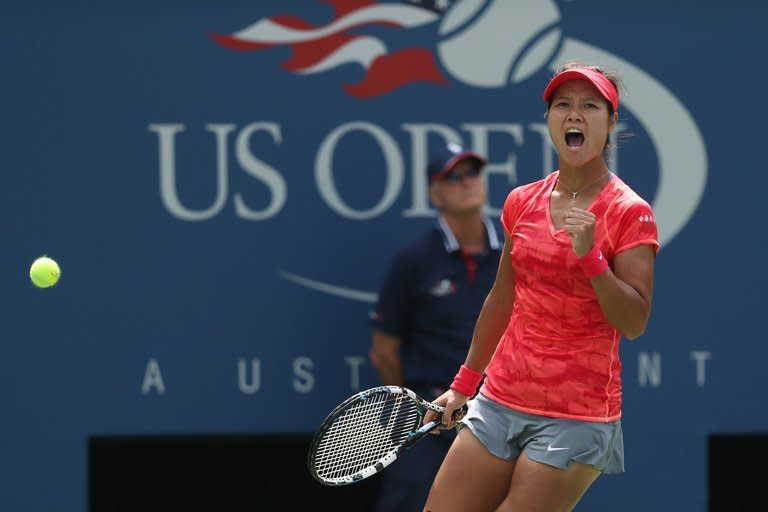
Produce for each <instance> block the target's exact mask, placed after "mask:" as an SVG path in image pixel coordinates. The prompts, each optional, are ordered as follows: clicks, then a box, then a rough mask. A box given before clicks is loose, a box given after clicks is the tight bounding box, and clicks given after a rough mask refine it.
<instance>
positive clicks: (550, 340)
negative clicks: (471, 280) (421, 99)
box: [481, 171, 659, 422]
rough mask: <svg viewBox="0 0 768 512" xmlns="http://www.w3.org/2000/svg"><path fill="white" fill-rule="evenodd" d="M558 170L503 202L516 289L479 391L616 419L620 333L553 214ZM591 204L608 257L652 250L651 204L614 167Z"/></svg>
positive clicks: (556, 411)
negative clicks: (638, 249)
mask: <svg viewBox="0 0 768 512" xmlns="http://www.w3.org/2000/svg"><path fill="white" fill-rule="evenodd" d="M557 176H558V172H557V171H556V172H553V173H552V174H550V175H549V176H547V177H546V178H544V179H543V180H540V181H537V182H535V183H531V184H529V185H524V186H521V187H517V188H515V189H514V190H512V192H510V194H509V196H507V199H506V201H505V203H504V210H503V212H502V216H501V222H502V224H503V225H504V228H505V229H506V231H507V234H508V235H509V236H510V239H511V240H512V253H511V255H512V259H511V260H512V268H513V270H514V278H515V294H516V299H515V303H514V307H513V310H512V316H511V318H510V321H509V324H508V326H507V329H506V331H505V332H504V335H503V336H502V338H501V340H500V342H499V345H498V347H497V349H496V353H495V355H494V357H493V359H492V360H491V363H490V365H489V366H488V368H487V370H486V381H485V384H484V385H483V388H482V390H481V391H482V393H483V394H484V395H486V396H488V397H489V398H491V399H493V400H495V401H497V402H499V403H501V404H504V405H506V406H508V407H510V408H513V409H516V410H520V411H522V412H526V413H529V414H538V415H542V416H550V417H555V418H568V419H577V420H582V421H599V422H609V421H614V420H616V419H618V418H620V417H621V362H620V361H619V338H620V334H619V332H618V331H617V330H616V329H614V328H613V327H612V326H611V325H610V324H609V323H608V321H607V320H606V319H605V317H604V316H603V313H602V311H601V309H600V305H599V304H598V302H597V297H596V295H595V293H594V291H593V289H592V285H591V284H590V282H589V279H588V278H587V277H586V276H585V275H584V274H583V272H582V271H581V268H580V267H579V265H578V262H577V261H576V255H575V253H574V252H573V249H572V248H571V240H570V238H569V237H568V235H567V234H566V232H565V230H562V229H560V230H559V229H556V228H555V226H554V225H553V223H552V219H551V217H550V211H549V204H550V194H551V192H552V190H553V188H554V186H555V184H556V183H557ZM589 211H591V212H592V213H594V214H595V216H596V217H597V223H596V225H595V243H596V244H598V245H599V247H600V249H601V250H602V252H603V255H604V256H605V257H606V259H607V260H608V263H609V265H611V267H612V266H613V258H614V257H615V255H616V254H618V253H620V252H622V251H626V250H628V249H631V248H633V247H636V246H638V245H641V244H647V245H651V246H652V247H653V249H654V254H655V252H656V251H657V250H658V247H659V243H658V230H657V227H656V222H655V219H654V216H653V211H652V210H651V207H650V206H649V205H648V203H647V202H645V201H644V200H643V199H642V198H641V197H640V196H638V195H637V194H636V193H635V192H634V191H632V189H630V188H629V187H628V186H627V185H626V184H625V183H624V182H623V181H621V180H620V179H619V178H618V177H617V176H612V179H611V181H610V182H608V184H607V185H606V186H605V187H604V188H603V190H602V191H601V192H600V194H599V195H598V197H597V198H596V199H595V200H594V202H593V203H592V204H591V205H590V207H589Z"/></svg>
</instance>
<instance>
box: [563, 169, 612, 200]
mask: <svg viewBox="0 0 768 512" xmlns="http://www.w3.org/2000/svg"><path fill="white" fill-rule="evenodd" d="M609 174H610V171H608V172H606V173H605V174H601V175H600V176H598V177H597V179H596V180H594V181H590V182H589V183H587V184H586V185H585V186H583V187H581V188H580V189H579V190H573V189H572V188H570V187H569V186H568V185H566V184H565V183H563V182H562V181H561V180H560V176H558V177H557V182H558V183H560V184H561V185H562V186H563V188H564V189H565V190H566V192H568V193H570V194H571V201H575V200H576V197H578V195H579V194H581V193H582V192H584V191H585V190H587V189H588V188H589V187H591V186H592V185H594V184H595V183H597V182H598V181H600V180H601V179H603V178H605V177H606V176H607V175H609Z"/></svg>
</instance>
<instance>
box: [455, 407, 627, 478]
mask: <svg viewBox="0 0 768 512" xmlns="http://www.w3.org/2000/svg"><path fill="white" fill-rule="evenodd" d="M465 426H466V427H468V428H469V430H471V431H472V433H473V434H475V437H477V438H478V439H479V440H480V442H481V443H483V445H485V447H486V448H487V449H488V451H489V452H490V453H491V454H493V455H495V456H496V457H498V458H500V459H504V460H514V459H516V458H517V457H518V456H519V455H520V453H521V452H525V454H526V455H527V456H528V458H530V459H532V460H535V461H537V462H541V463H542V464H548V465H550V466H554V467H557V468H561V469H566V468H568V466H569V465H570V463H571V462H572V461H576V462H580V463H582V464H589V465H590V466H593V467H594V468H595V469H597V470H598V471H601V472H603V473H623V472H624V437H623V434H622V431H621V420H616V421H613V422H611V423H594V422H589V421H578V420H566V419H558V418H548V417H546V416H536V415H532V414H525V413H523V412H519V411H515V410H513V409H510V408H508V407H505V406H503V405H500V404H498V403H496V402H494V401H492V400H491V399H489V398H487V397H485V396H483V395H481V394H478V395H477V397H476V398H475V399H474V400H472V401H471V402H470V407H469V411H468V412H467V415H466V416H465V417H464V418H463V419H462V420H461V422H460V423H459V428H460V429H461V428H463V427H465Z"/></svg>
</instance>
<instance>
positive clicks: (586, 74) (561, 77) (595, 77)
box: [544, 68, 619, 112]
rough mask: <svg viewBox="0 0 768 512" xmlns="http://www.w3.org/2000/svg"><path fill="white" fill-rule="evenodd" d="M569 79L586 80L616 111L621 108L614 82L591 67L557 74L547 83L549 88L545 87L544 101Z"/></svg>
mask: <svg viewBox="0 0 768 512" xmlns="http://www.w3.org/2000/svg"><path fill="white" fill-rule="evenodd" d="M569 80H586V81H587V82H589V83H591V84H592V85H594V86H595V87H596V88H597V90H598V91H600V94H602V95H603V98H605V99H606V100H608V101H609V102H610V104H611V105H612V106H613V111H614V112H616V111H617V110H619V92H618V91H617V90H616V87H615V86H614V85H613V82H611V81H610V80H608V78H606V76H605V75H604V74H602V73H600V72H599V71H595V70H594V69H590V68H571V69H566V70H565V71H562V72H560V73H558V74H557V75H555V77H554V78H553V79H552V80H550V81H549V84H547V88H546V89H544V101H546V102H548V101H549V99H550V98H551V97H552V94H554V92H555V90H557V88H558V87H560V86H561V85H563V83H565V82H567V81H569Z"/></svg>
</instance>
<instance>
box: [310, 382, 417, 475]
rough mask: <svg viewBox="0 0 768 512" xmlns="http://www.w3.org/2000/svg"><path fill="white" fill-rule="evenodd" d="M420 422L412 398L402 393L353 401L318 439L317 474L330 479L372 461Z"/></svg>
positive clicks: (379, 395)
mask: <svg viewBox="0 0 768 512" xmlns="http://www.w3.org/2000/svg"><path fill="white" fill-rule="evenodd" d="M420 422H421V413H420V411H419V408H418V407H417V405H416V402H414V401H413V400H412V399H411V398H410V397H408V396H406V395H399V394H385V393H382V394H377V395H373V396H371V397H369V398H367V399H365V400H360V401H359V402H355V403H354V404H352V405H351V406H350V407H349V408H347V409H346V410H344V411H343V412H342V413H341V414H340V415H338V416H337V417H336V418H335V419H334V420H333V422H332V424H331V425H330V427H329V428H328V430H327V431H326V432H325V433H324V435H323V437H322V439H321V440H320V442H319V443H318V447H317V451H316V453H315V469H316V471H317V474H318V475H319V476H320V477H321V478H324V479H326V480H334V479H340V478H343V477H346V476H350V475H354V474H356V473H358V472H360V471H362V470H363V469H366V468H369V467H371V466H373V465H375V464H376V463H377V462H378V461H379V460H381V459H382V457H384V456H385V455H386V454H388V453H390V452H391V451H392V450H394V449H395V448H397V447H398V446H399V445H401V444H403V443H404V442H405V441H406V439H408V436H409V434H410V433H411V432H413V431H414V430H416V429H417V428H418V426H419V423H420Z"/></svg>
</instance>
